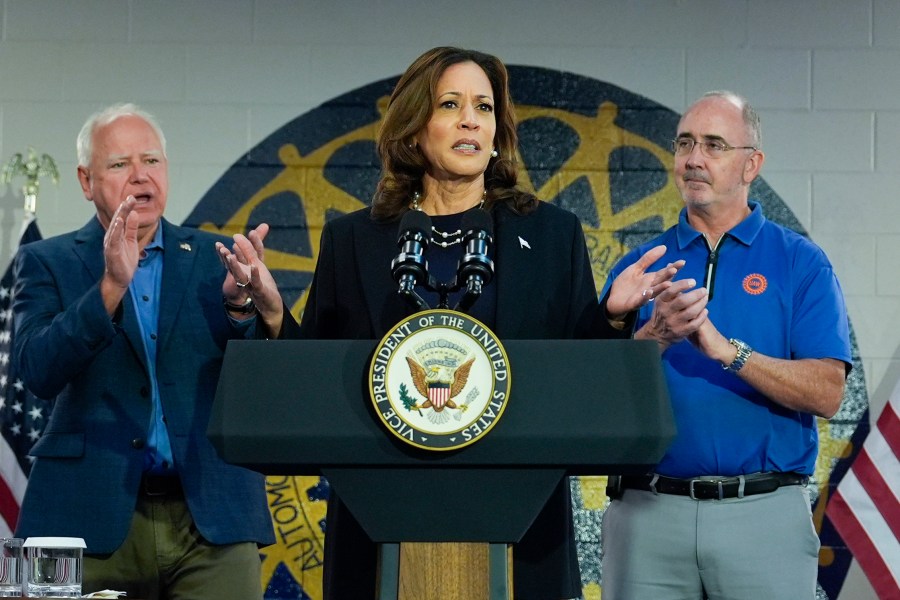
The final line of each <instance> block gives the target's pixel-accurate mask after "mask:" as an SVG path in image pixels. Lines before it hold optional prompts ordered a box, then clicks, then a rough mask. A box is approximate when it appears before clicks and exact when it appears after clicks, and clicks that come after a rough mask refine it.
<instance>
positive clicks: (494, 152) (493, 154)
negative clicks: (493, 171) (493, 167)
mask: <svg viewBox="0 0 900 600" xmlns="http://www.w3.org/2000/svg"><path fill="white" fill-rule="evenodd" d="M491 156H493V157H494V158H497V157H498V156H500V153H499V152H497V149H496V148H494V149H493V150H491Z"/></svg>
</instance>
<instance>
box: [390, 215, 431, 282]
mask: <svg viewBox="0 0 900 600" xmlns="http://www.w3.org/2000/svg"><path fill="white" fill-rule="evenodd" d="M430 240H431V217H429V216H428V215H426V214H425V213H424V212H423V211H421V210H408V211H406V213H404V215H403V218H402V219H400V234H399V236H398V238H397V246H398V247H399V248H400V253H399V254H398V255H397V256H396V257H395V258H394V260H392V261H391V275H392V276H393V277H394V281H396V282H397V283H398V284H399V285H400V289H399V290H398V291H399V293H401V294H409V293H411V292H412V291H413V289H414V288H415V287H416V285H418V284H419V283H422V282H424V281H426V279H427V277H428V263H427V262H425V256H424V254H425V248H427V247H428V242H429V241H430Z"/></svg>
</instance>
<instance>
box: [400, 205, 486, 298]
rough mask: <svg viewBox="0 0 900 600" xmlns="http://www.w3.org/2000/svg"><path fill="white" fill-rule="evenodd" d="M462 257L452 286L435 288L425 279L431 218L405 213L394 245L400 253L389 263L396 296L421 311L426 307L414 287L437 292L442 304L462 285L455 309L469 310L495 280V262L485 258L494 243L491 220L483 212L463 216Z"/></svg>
mask: <svg viewBox="0 0 900 600" xmlns="http://www.w3.org/2000/svg"><path fill="white" fill-rule="evenodd" d="M461 229H462V231H463V243H464V244H465V254H463V257H462V258H461V259H460V261H459V265H458V267H457V269H456V279H455V280H454V281H453V282H452V283H451V284H449V285H448V284H444V283H440V284H436V283H435V282H434V281H433V280H432V278H430V277H429V276H428V263H427V261H426V260H425V256H424V255H425V249H426V248H427V247H428V243H429V242H430V241H431V217H429V216H428V215H427V214H425V213H424V212H423V211H421V210H410V211H407V212H406V213H405V214H404V215H403V218H402V219H401V220H400V233H399V236H398V239H397V245H398V246H399V248H400V253H399V254H398V255H397V256H396V258H394V260H393V261H391V275H392V276H393V277H394V281H396V282H397V284H398V285H399V289H398V293H399V294H401V295H404V296H406V297H407V298H408V299H409V300H410V301H411V302H412V303H413V304H415V305H416V306H417V307H418V308H419V309H421V310H427V309H428V308H429V307H428V305H427V303H425V301H424V300H422V299H421V297H419V295H418V294H417V293H416V292H415V287H416V286H417V285H422V286H424V287H426V288H428V289H430V290H432V291H437V292H438V293H439V294H440V296H441V302H442V304H444V302H445V299H446V295H447V293H449V292H452V291H456V290H458V289H460V288H461V287H462V286H463V285H465V288H466V291H465V293H464V294H463V297H462V299H461V300H460V301H459V304H458V305H457V309H458V310H466V309H468V308H469V307H470V306H471V305H472V304H473V303H474V302H475V300H477V299H478V297H479V296H480V295H481V291H482V289H483V288H484V286H485V285H487V284H488V283H490V281H491V279H493V277H494V262H493V261H492V260H491V259H490V258H489V257H488V249H489V247H490V244H491V243H493V229H494V227H493V223H492V221H491V216H490V214H488V212H487V211H485V210H484V209H482V208H473V209H471V210H469V211H467V212H466V213H464V214H463V219H462V227H461Z"/></svg>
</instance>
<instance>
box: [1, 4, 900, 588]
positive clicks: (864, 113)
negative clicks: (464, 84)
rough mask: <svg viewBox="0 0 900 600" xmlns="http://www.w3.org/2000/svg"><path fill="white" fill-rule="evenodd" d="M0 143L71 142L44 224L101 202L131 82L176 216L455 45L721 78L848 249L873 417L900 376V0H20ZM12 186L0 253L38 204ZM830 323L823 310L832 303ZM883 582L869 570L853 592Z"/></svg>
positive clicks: (682, 77) (9, 29) (78, 221)
mask: <svg viewBox="0 0 900 600" xmlns="http://www.w3.org/2000/svg"><path fill="white" fill-rule="evenodd" d="M0 7H2V37H0V160H2V161H6V160H7V159H8V158H9V157H10V156H11V155H12V153H14V152H20V151H24V150H26V149H27V147H28V146H29V145H31V146H34V147H36V148H37V149H38V150H39V151H40V152H46V153H49V154H51V155H52V156H53V157H54V158H56V160H57V162H58V164H59V167H60V171H61V176H62V181H61V182H60V184H59V186H58V187H54V186H53V185H52V184H50V183H49V182H46V181H45V182H42V188H41V196H40V204H39V206H38V217H39V224H40V226H41V229H42V231H43V233H44V235H45V236H49V235H55V234H58V233H62V232H65V231H68V230H71V229H73V228H76V227H79V226H81V225H82V224H83V223H84V222H85V221H86V220H87V219H88V218H89V217H90V216H91V215H92V214H93V207H92V205H91V204H89V203H88V202H86V201H85V200H84V199H83V197H82V195H81V191H80V189H79V187H78V185H77V182H76V179H75V158H74V155H75V152H74V139H75V135H76V134H77V132H78V129H79V127H80V125H81V123H82V122H83V120H84V119H85V117H86V116H87V115H88V114H89V113H91V112H93V111H94V110H96V109H97V108H99V107H101V106H103V105H106V104H108V103H110V102H114V101H119V100H131V101H135V102H137V103H139V104H141V105H143V106H144V107H145V108H147V109H148V110H150V111H152V112H154V113H155V114H156V115H157V116H158V117H159V118H160V120H161V122H162V124H163V127H164V129H165V131H166V133H167V136H168V141H169V157H170V161H171V174H170V176H171V180H172V182H171V191H170V196H169V208H168V211H167V214H168V216H169V218H170V219H171V220H172V221H174V222H181V221H182V220H183V218H184V217H185V216H186V215H187V214H188V213H189V212H190V211H191V209H192V208H193V207H194V205H195V204H196V202H197V201H198V199H199V198H200V197H201V196H202V195H203V193H204V192H205V191H206V190H207V189H209V187H210V186H211V185H212V184H213V183H214V182H215V181H216V180H217V179H218V178H219V177H220V176H221V175H222V174H223V173H224V172H225V171H226V170H227V169H228V167H229V166H230V165H231V163H232V162H234V161H235V160H236V159H237V158H238V157H239V156H240V155H241V154H242V153H244V152H245V151H246V150H248V149H249V148H250V147H252V146H254V145H255V144H257V143H258V142H260V141H261V140H262V139H264V138H265V137H266V136H267V135H268V134H269V133H271V132H272V131H274V130H276V129H278V128H279V127H280V126H282V125H283V124H284V123H286V122H287V121H289V120H291V119H293V118H294V117H296V116H297V115H299V114H302V113H304V112H306V111H308V110H309V109H311V108H313V107H315V106H317V105H318V104H320V103H321V102H323V101H325V100H327V99H329V98H332V97H334V96H337V95H340V94H342V93H344V92H346V91H349V90H351V89H354V88H357V87H360V86H362V85H364V84H367V83H370V82H373V81H376V80H379V79H382V78H385V77H389V76H392V75H396V74H398V73H400V72H402V70H403V69H404V68H405V67H406V65H407V64H408V63H409V62H410V61H411V60H412V59H413V58H414V57H415V56H417V55H418V54H419V53H420V52H421V51H423V50H424V49H426V48H429V47H431V46H434V45H438V44H452V45H460V46H465V47H473V48H478V49H482V50H485V51H488V52H492V53H495V54H497V55H498V56H500V57H501V58H503V59H504V60H505V61H506V62H507V63H511V64H523V65H535V66H543V67H550V68H554V69H560V70H566V71H572V72H575V73H578V74H582V75H586V76H590V77H593V78H596V79H600V80H603V81H607V82H609V83H613V84H615V85H618V86H620V87H623V88H626V89H628V90H630V91H632V92H635V93H639V94H642V95H644V96H647V97H648V98H650V99H652V100H654V101H656V102H659V103H661V104H664V105H666V106H668V107H670V108H672V109H673V110H676V111H679V112H680V111H682V110H683V109H684V108H685V106H687V105H688V104H689V103H690V102H691V101H692V100H693V99H694V98H696V97H697V96H698V95H699V94H701V93H702V92H704V91H706V90H709V89H722V88H727V89H733V90H735V91H738V92H741V93H743V94H745V95H747V96H748V97H749V98H750V100H751V102H753V103H754V104H755V106H756V107H757V109H759V111H760V113H761V116H762V119H763V143H764V149H765V151H766V153H767V161H766V165H765V168H764V171H763V176H764V178H765V179H766V181H767V182H768V183H769V184H770V185H771V186H772V188H773V189H774V190H775V191H776V192H777V193H778V195H779V196H780V197H781V198H782V199H784V200H785V202H786V203H787V204H788V206H790V208H791V209H792V210H793V212H794V214H795V215H796V216H797V218H798V219H799V221H800V222H801V223H802V224H803V226H804V227H806V228H807V230H808V231H809V233H810V235H811V237H812V238H813V239H814V240H815V241H816V242H818V243H819V244H820V245H821V246H822V247H823V248H824V249H825V250H826V252H827V253H828V255H829V257H830V258H831V260H832V261H833V262H834V264H835V267H836V269H837V272H838V275H839V277H840V279H841V282H842V284H843V287H844V291H845V293H846V296H847V301H848V304H849V307H850V314H851V318H852V320H853V325H854V328H855V331H856V335H857V338H858V344H859V349H860V352H861V355H862V359H863V363H864V366H865V371H866V382H867V386H868V390H869V397H870V402H871V405H872V413H873V417H874V416H875V415H877V414H878V413H879V412H880V410H881V407H883V406H884V404H885V402H886V399H887V397H888V395H889V394H890V392H891V390H892V388H893V386H894V384H895V383H896V382H897V381H898V379H900V276H898V270H900V202H898V201H897V198H896V196H897V192H896V190H897V189H900V3H897V2H895V1H894V0H851V1H843V0H821V1H812V0H797V1H791V2H787V1H783V0H752V1H751V0H729V1H726V2H723V1H721V0H634V1H624V0H623V1H620V2H615V1H612V0H572V1H569V2H565V3H562V4H560V3H555V2H537V1H532V0H527V1H514V0H497V1H495V2H491V3H482V2H457V3H451V4H432V3H423V2H418V1H417V0H366V1H361V0H346V1H338V2H333V3H324V2H317V1H314V0H294V1H291V0H3V1H2V2H0ZM20 203H21V200H20V195H19V194H18V192H17V190H15V189H12V188H9V187H5V188H0V266H5V265H6V264H7V263H8V261H9V258H10V253H11V249H12V247H13V246H14V245H15V240H16V239H17V234H18V228H19V224H20V222H21V218H22V207H21V205H20ZM823 326H828V324H823ZM874 597H875V596H874V594H873V592H872V591H871V589H870V587H869V586H868V584H867V582H866V581H865V579H864V577H863V576H862V575H861V573H860V572H859V570H858V569H856V568H854V569H853V570H852V571H851V573H850V575H849V577H848V580H847V583H846V585H845V588H844V591H843V592H842V594H841V597H840V600H850V599H852V600H869V599H874Z"/></svg>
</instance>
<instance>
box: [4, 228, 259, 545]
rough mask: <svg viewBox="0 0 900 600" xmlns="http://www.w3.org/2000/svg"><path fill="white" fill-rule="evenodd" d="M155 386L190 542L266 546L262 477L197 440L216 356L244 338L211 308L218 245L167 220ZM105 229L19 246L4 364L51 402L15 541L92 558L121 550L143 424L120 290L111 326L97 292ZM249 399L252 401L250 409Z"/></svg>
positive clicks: (218, 307)
mask: <svg viewBox="0 0 900 600" xmlns="http://www.w3.org/2000/svg"><path fill="white" fill-rule="evenodd" d="M161 227H162V228H163V244H164V247H165V250H164V259H163V260H164V262H163V279H162V292H161V295H162V298H161V302H160V315H159V331H158V335H159V340H158V341H159V346H158V358H157V365H156V371H157V380H158V383H159V393H160V397H161V400H162V405H163V409H164V411H165V414H166V421H167V426H168V431H169V436H170V438H171V442H172V451H173V454H174V459H175V465H176V467H177V469H178V473H179V476H180V478H181V482H182V487H183V488H184V494H185V499H186V501H187V505H188V507H189V508H190V511H191V515H192V517H193V519H194V523H195V524H196V526H197V529H198V530H199V531H200V533H201V535H202V536H203V537H204V539H206V540H207V541H209V542H211V543H213V544H230V543H235V542H243V541H253V542H257V543H259V544H270V543H273V542H274V534H273V531H272V522H271V517H270V515H269V511H268V506H267V502H266V492H265V481H264V476H263V475H261V474H259V473H255V472H253V471H250V470H248V469H244V468H241V467H236V466H232V465H229V464H226V463H225V462H223V461H222V460H221V459H220V458H219V456H218V454H217V453H216V451H215V449H214V448H213V447H212V445H211V444H210V442H209V440H208V439H207V436H206V429H207V425H208V421H209V415H210V409H211V406H212V402H213V397H214V395H215V390H216V385H217V383H218V377H219V371H220V369H221V364H222V356H223V353H224V351H225V346H226V344H227V342H228V340H229V339H231V338H235V337H243V336H244V334H243V333H241V332H239V331H238V330H237V329H236V328H235V327H234V326H233V324H232V322H231V320H230V319H229V318H228V316H227V314H226V313H225V310H224V308H223V307H222V291H221V289H222V281H223V279H224V277H225V270H224V267H223V266H222V264H221V262H220V261H219V258H218V256H217V255H216V252H215V247H214V244H215V241H216V240H223V239H224V238H221V237H219V236H215V235H213V234H210V233H206V232H202V231H199V230H195V229H187V228H182V227H177V226H174V225H172V224H170V223H168V222H167V221H165V220H162V221H161ZM104 233H105V232H104V229H103V227H102V226H101V225H100V223H99V221H98V220H97V219H96V218H94V219H91V221H90V222H89V223H88V224H87V225H85V226H84V227H82V228H81V229H80V230H78V231H75V232H72V233H69V234H65V235H61V236H58V237H54V238H50V239H47V240H43V241H40V242H35V243H32V244H28V245H26V246H23V247H22V248H21V249H20V251H19V253H18V255H17V257H16V261H15V276H16V289H15V300H14V305H13V312H14V315H15V316H14V319H15V333H14V342H13V343H14V347H13V360H15V363H16V365H17V367H18V369H19V374H20V376H21V377H22V379H23V380H24V382H25V385H26V386H27V387H28V389H29V390H31V391H32V392H33V393H34V394H35V395H36V396H39V397H42V398H54V399H55V401H54V405H53V411H52V414H51V417H50V421H49V423H48V424H47V426H46V429H45V430H44V433H43V435H42V436H41V438H40V440H39V441H38V442H37V443H36V444H35V445H34V447H33V448H32V451H31V455H32V456H35V457H36V458H37V460H36V461H35V463H34V465H33V468H32V471H31V476H30V478H29V480H28V487H27V489H26V492H25V498H24V502H23V504H22V509H21V514H20V517H19V523H18V526H17V528H16V535H17V536H20V537H28V536H75V537H83V538H84V539H85V541H86V542H87V552H88V553H90V554H107V553H111V552H113V551H114V550H116V549H117V548H118V547H119V546H120V545H121V544H122V542H123V540H124V539H125V536H126V534H127V533H128V529H129V526H130V524H131V520H132V516H133V514H134V509H135V503H136V499H137V495H138V487H139V485H140V480H141V474H142V470H143V461H144V452H145V448H144V446H145V441H146V437H147V434H148V425H149V423H150V410H151V398H150V379H149V376H148V372H147V367H146V356H145V353H144V349H143V342H142V339H141V334H140V326H139V324H138V318H137V314H136V313H135V311H134V308H133V304H132V300H131V297H130V292H129V293H127V294H126V296H125V298H124V299H123V301H122V304H121V306H120V308H119V310H118V312H117V314H116V316H115V317H114V318H113V319H110V318H109V316H108V315H107V313H106V310H105V309H104V306H103V302H102V299H101V296H100V286H99V282H100V279H101V276H102V275H103V270H104V260H103V236H104ZM248 401H254V400H253V399H248Z"/></svg>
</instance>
